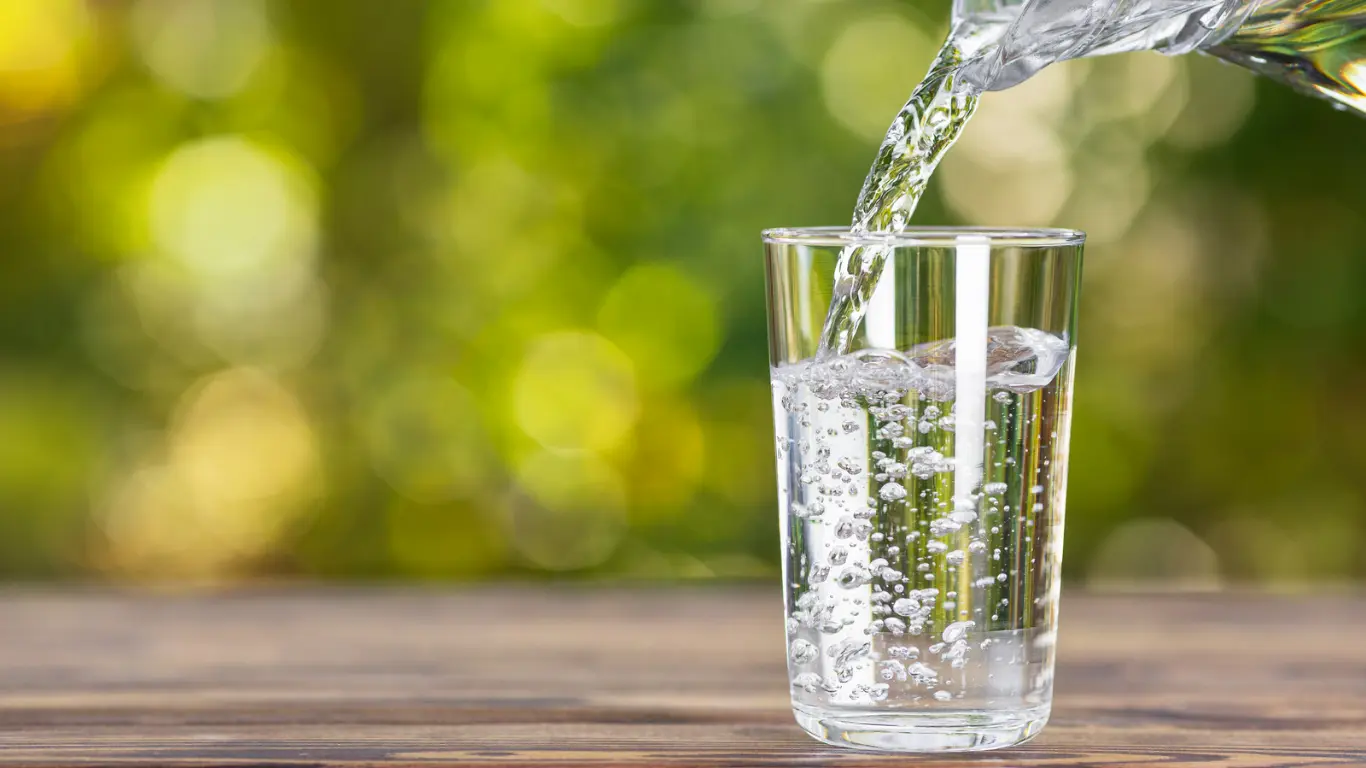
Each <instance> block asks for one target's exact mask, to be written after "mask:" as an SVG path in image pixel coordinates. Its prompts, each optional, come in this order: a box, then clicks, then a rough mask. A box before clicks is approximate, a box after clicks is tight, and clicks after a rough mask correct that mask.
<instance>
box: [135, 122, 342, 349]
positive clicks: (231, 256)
mask: <svg viewBox="0 0 1366 768" xmlns="http://www.w3.org/2000/svg"><path fill="white" fill-rule="evenodd" d="M148 205H149V215H148V218H149V221H150V230H151V240H152V243H153V245H154V249H155V253H156V255H157V256H159V257H160V258H157V259H151V260H147V261H145V262H142V263H140V264H138V265H137V266H136V267H135V268H134V273H135V274H133V275H132V277H131V280H132V283H133V285H134V286H135V290H134V294H135V295H136V296H137V299H138V304H139V309H140V311H141V312H142V313H143V316H144V320H145V321H147V322H148V332H149V333H151V334H153V335H154V336H155V337H157V338H158V339H159V340H162V339H177V338H178V337H182V336H184V335H185V334H186V333H187V332H189V333H192V334H193V335H194V338H195V340H196V343H200V344H203V345H205V346H206V347H208V348H210V349H212V350H213V351H214V353H215V354H217V355H219V356H220V357H222V358H226V359H228V360H232V361H236V362H241V363H247V364H269V365H274V366H281V365H298V364H300V363H302V362H304V361H305V360H307V359H308V358H309V357H310V356H311V355H312V353H313V352H314V350H315V349H316V347H317V344H318V343H319V341H320V339H321V337H322V333H323V329H324V328H325V325H326V304H325V298H326V297H325V294H324V293H323V291H322V289H321V287H320V286H319V284H318V282H317V280H316V279H315V275H314V266H315V259H316V256H317V254H316V250H317V239H318V201H317V194H316V192H315V191H314V182H313V180H312V178H311V175H310V174H309V173H307V171H306V169H305V166H304V164H303V163H302V161H300V160H299V159H298V158H297V157H295V156H293V155H291V154H289V153H287V152H284V151H281V150H276V149H273V148H268V147H266V146H264V145H261V144H259V143H256V142H253V141H248V140H247V139H244V138H241V137H236V136H224V137H218V138H212V139H206V140H202V141H197V142H193V143H190V144H187V145H184V146H182V147H181V148H179V149H177V150H175V151H174V152H172V153H171V154H170V156H168V157H167V158H166V159H165V160H164V161H163V162H162V163H161V164H160V166H159V167H158V168H157V169H156V173H155V174H154V176H153V178H152V182H151V191H150V194H149V201H148ZM171 346H173V347H175V346H184V344H183V343H182V342H181V341H175V342H173V343H172V344H171Z"/></svg>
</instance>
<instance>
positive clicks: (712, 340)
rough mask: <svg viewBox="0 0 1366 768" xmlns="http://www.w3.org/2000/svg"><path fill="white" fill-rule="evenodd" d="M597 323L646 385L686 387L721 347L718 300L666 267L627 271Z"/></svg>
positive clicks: (685, 277)
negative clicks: (628, 357)
mask: <svg viewBox="0 0 1366 768" xmlns="http://www.w3.org/2000/svg"><path fill="white" fill-rule="evenodd" d="M598 322H599V326H600V327H601V328H602V332H603V335H605V336H606V337H607V338H609V339H611V340H612V341H613V342H615V343H616V344H617V346H619V347H621V349H622V350H623V351H624V352H626V354H627V355H629V356H630V357H631V360H632V361H634V362H635V369H636V373H637V376H638V377H639V378H640V380H641V381H642V382H645V383H650V384H665V385H676V384H682V383H686V382H687V381H690V380H691V379H692V378H693V377H695V376H696V375H697V374H698V373H700V372H701V371H702V370H703V369H704V368H705V367H706V366H707V364H708V363H710V362H711V359H712V358H713V357H715V355H716V351H717V348H718V346H719V344H720V327H719V326H720V322H719V320H718V318H717V312H716V299H715V298H714V297H713V296H712V295H711V294H710V293H709V292H708V291H707V289H706V288H704V287H703V286H702V285H700V284H699V283H698V282H697V281H695V280H693V279H692V278H690V277H688V276H687V275H686V274H684V273H683V272H681V271H680V270H678V269H676V268H674V267H671V266H668V265H665V264H642V265H640V266H637V267H633V268H631V269H630V270H627V272H626V274H624V275H622V276H621V279H620V280H618V281H617V284H616V285H615V286H613V287H612V290H611V291H609V292H608V294H607V297H606V298H605V299H604V300H603V304H602V309H601V311H600V312H599V313H598Z"/></svg>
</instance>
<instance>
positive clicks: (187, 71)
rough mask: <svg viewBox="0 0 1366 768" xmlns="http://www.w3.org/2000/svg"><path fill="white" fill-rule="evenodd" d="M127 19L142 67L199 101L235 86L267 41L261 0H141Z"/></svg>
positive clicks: (257, 59)
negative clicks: (130, 21) (143, 65)
mask: <svg viewBox="0 0 1366 768" xmlns="http://www.w3.org/2000/svg"><path fill="white" fill-rule="evenodd" d="M132 21H133V33H134V34H133V36H134V39H135V40H136V41H137V44H138V51H139V53H141V55H142V59H143V61H144V62H146V64H147V67H148V68H149V69H151V70H152V72H153V73H154V74H155V75H156V76H157V77H158V78H159V79H160V80H161V81H162V82H164V83H166V84H167V85H170V86H171V87H173V88H175V89H177V90H179V91H182V92H184V93H187V94H189V95H191V96H195V97H198V98H203V99H214V98H222V97H224V96H230V95H232V94H234V93H236V92H237V91H239V90H241V88H242V86H243V85H245V84H246V82H247V79H248V78H249V77H250V76H251V74H252V73H253V72H254V71H255V69H256V67H257V65H258V64H260V62H261V58H262V56H263V55H264V54H265V52H266V50H267V49H268V47H269V44H270V22H269V19H268V18H267V16H266V8H265V4H264V3H263V2H262V0H141V2H139V3H138V5H137V6H136V7H135V8H134V10H133V15H132Z"/></svg>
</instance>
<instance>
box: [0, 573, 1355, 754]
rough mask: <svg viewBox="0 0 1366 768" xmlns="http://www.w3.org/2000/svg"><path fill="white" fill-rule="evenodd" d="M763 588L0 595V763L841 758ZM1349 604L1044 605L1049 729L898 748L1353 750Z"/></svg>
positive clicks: (1080, 599)
mask: <svg viewBox="0 0 1366 768" xmlns="http://www.w3.org/2000/svg"><path fill="white" fill-rule="evenodd" d="M781 632H782V630H781V608H780V607H779V603H778V599H777V597H776V596H775V595H774V594H772V593H771V591H765V590H740V591H736V590H728V591H727V590H712V591H702V590H686V591H678V590H586V589H585V590H570V589H563V588H553V589H545V588H541V589H533V588H524V589H494V590H479V591H470V592H436V591H433V592H421V591H412V590H403V591H398V590H394V591H389V590H381V591H362V592H344V591H328V590H321V591H319V590H313V591H289V592H259V593H234V594H227V595H212V596H207V595H197V596H186V595H182V596H169V595H152V594H119V593H109V592H82V593H72V592H31V591H30V592H8V593H5V592H0V765H6V766H15V765H21V766H57V765H78V766H94V765H147V764H158V765H184V766H191V765H194V766H202V765H234V766H237V765H262V766H264V765H279V766H283V765H376V766H426V765H439V764H450V765H476V766H543V765H572V766H579V767H581V768H588V767H590V766H613V767H614V768H622V767H624V766H681V765H702V766H823V765H832V766H856V765H905V764H909V763H910V762H911V761H910V760H909V759H908V758H906V757H894V756H893V757H885V756H878V755H870V754H866V753H857V752H851V751H845V750H837V749H834V748H829V747H825V746H822V745H820V744H817V743H816V742H814V741H812V740H810V739H809V738H807V737H806V736H805V735H804V734H802V733H801V732H800V731H799V730H798V729H797V727H796V726H795V725H794V724H793V723H792V720H791V715H790V713H789V710H788V699H787V685H786V678H785V673H784V669H783V642H782V636H781ZM1362 638H1366V600H1363V599H1360V598H1353V597H1346V596H1344V597H1316V598H1289V597H1262V596H1254V595H1213V596H1202V597H1175V596H1167V597H1131V596H1124V597H1117V596H1116V597H1104V596H1087V595H1079V594H1072V595H1067V596H1065V597H1064V599H1063V627H1062V633H1061V642H1060V648H1059V654H1060V656H1059V658H1060V663H1059V670H1058V679H1057V699H1056V703H1055V707H1054V714H1053V720H1052V723H1051V724H1050V725H1049V726H1048V728H1047V729H1046V730H1045V731H1044V734H1043V735H1042V736H1040V737H1039V738H1038V739H1036V740H1035V741H1034V742H1032V743H1030V744H1028V745H1025V746H1023V747H1020V748H1017V749H1012V750H1006V751H999V752H992V753H985V754H983V755H980V756H974V757H971V758H966V757H963V758H960V757H951V758H943V759H935V760H927V759H916V760H915V761H914V762H915V764H916V765H920V766H934V765H944V766H959V767H961V766H963V765H964V764H965V763H972V764H983V765H991V766H1003V767H1004V766H1073V765H1106V766H1119V765H1135V766H1149V765H1153V766H1158V765H1160V766H1187V765H1223V766H1246V767H1248V768H1255V767H1260V766H1314V765H1332V766H1344V765H1364V766H1366V643H1363V642H1362Z"/></svg>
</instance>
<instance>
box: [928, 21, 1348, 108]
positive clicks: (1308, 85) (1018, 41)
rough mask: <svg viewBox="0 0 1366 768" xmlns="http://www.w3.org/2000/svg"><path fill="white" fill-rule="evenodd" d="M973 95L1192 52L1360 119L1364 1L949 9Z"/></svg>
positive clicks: (965, 73)
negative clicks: (1064, 65)
mask: <svg viewBox="0 0 1366 768" xmlns="http://www.w3.org/2000/svg"><path fill="white" fill-rule="evenodd" d="M953 10H954V21H955V25H956V26H958V27H959V28H960V30H962V29H966V30H968V31H970V32H971V34H972V37H974V38H976V39H977V40H979V41H980V42H979V43H978V45H977V46H974V47H975V50H974V51H973V52H972V54H971V55H970V57H969V58H970V61H969V62H968V63H967V64H966V67H965V69H964V75H963V77H964V78H965V80H967V82H969V83H971V84H972V85H974V86H976V87H978V88H980V89H982V90H1002V89H1004V88H1009V87H1010V86H1012V85H1015V84H1017V83H1020V82H1022V81H1024V80H1026V79H1028V78H1029V77H1030V76H1032V75H1033V74H1034V73H1036V72H1038V71H1039V70H1040V69H1043V68H1044V67H1045V66H1048V65H1049V64H1052V63H1053V62H1056V61H1063V60H1065V59H1075V58H1080V57H1083V56H1098V55H1103V54H1108V53H1121V52H1125V51H1140V50H1157V51H1161V52H1163V53H1168V54H1180V53H1187V52H1190V51H1195V50H1201V51H1205V52H1208V53H1211V54H1213V55H1215V56H1218V57H1219V58H1222V59H1225V60H1227V61H1230V62H1233V63H1235V64H1238V65H1240V66H1243V67H1246V68H1248V69H1251V70H1254V71H1256V72H1259V73H1261V74H1264V75H1268V76H1270V77H1273V78H1275V79H1277V80H1280V81H1281V82H1284V83H1286V84H1288V85H1290V86H1292V87H1294V88H1297V89H1299V90H1301V91H1305V92H1307V93H1310V94H1313V95H1315V96H1320V97H1324V98H1328V99H1331V100H1333V101H1334V102H1336V103H1337V104H1338V105H1340V106H1341V107H1343V108H1350V109H1354V110H1357V111H1359V112H1361V113H1363V114H1366V0H954V8H953Z"/></svg>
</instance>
